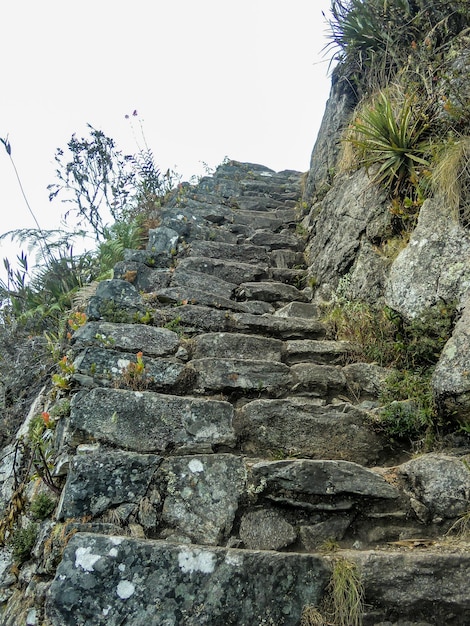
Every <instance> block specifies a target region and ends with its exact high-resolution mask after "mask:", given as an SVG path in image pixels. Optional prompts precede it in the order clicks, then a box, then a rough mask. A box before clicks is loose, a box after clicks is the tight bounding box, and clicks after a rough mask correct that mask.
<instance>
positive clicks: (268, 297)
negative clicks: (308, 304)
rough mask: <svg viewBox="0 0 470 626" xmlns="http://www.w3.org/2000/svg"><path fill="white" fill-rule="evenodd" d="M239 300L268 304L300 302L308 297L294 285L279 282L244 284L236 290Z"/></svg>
mask: <svg viewBox="0 0 470 626" xmlns="http://www.w3.org/2000/svg"><path fill="white" fill-rule="evenodd" d="M235 293H236V295H237V298H239V299H241V300H243V299H245V298H246V299H247V300H264V301H266V302H278V301H281V302H282V301H286V300H287V301H290V300H299V301H305V300H306V296H305V294H303V293H302V292H301V291H299V290H298V289H297V288H296V287H294V286H293V285H286V284H285V283H277V282H242V283H241V285H240V286H239V287H238V288H237V289H236V290H235Z"/></svg>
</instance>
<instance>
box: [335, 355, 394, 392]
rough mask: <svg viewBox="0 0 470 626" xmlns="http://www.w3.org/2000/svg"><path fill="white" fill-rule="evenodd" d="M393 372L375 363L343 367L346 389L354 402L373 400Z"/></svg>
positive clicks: (353, 364) (352, 364)
mask: <svg viewBox="0 0 470 626" xmlns="http://www.w3.org/2000/svg"><path fill="white" fill-rule="evenodd" d="M392 371H393V370H391V369H388V368H386V367H381V366H380V365H376V364H375V363H350V364H349V365H345V366H344V367H343V374H344V375H345V376H346V380H347V383H348V389H349V391H350V393H351V394H352V395H353V397H355V399H356V400H358V401H359V400H361V401H362V400H375V399H377V398H378V397H379V396H380V393H381V392H382V390H383V389H384V388H385V384H386V380H387V378H388V377H389V376H390V374H391V373H392Z"/></svg>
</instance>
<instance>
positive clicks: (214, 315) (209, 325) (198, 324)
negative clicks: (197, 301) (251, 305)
mask: <svg viewBox="0 0 470 626" xmlns="http://www.w3.org/2000/svg"><path fill="white" fill-rule="evenodd" d="M231 316H232V313H229V312H228V311H222V310H218V309H216V308H211V307H206V306H198V305H193V304H183V305H182V306H179V307H176V308H170V309H157V310H155V311H154V321H155V324H159V325H161V326H164V325H165V324H168V323H170V322H172V321H174V320H177V322H178V325H179V326H181V327H182V329H183V330H184V332H185V333H189V334H193V333H195V332H198V331H205V332H222V331H226V330H228V329H229V325H228V320H229V318H230V317H231ZM253 317H255V316H254V315H253Z"/></svg>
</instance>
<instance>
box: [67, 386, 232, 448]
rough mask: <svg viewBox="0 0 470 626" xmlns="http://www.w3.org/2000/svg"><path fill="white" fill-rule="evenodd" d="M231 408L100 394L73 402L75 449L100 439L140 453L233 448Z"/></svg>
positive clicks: (147, 396)
mask: <svg viewBox="0 0 470 626" xmlns="http://www.w3.org/2000/svg"><path fill="white" fill-rule="evenodd" d="M232 415H233V408H232V405H231V404H229V403H228V402H223V401H218V400H205V399H199V398H190V397H179V396H171V395H164V394H157V393H151V392H149V391H142V392H139V391H127V390H125V389H105V388H97V389H92V390H91V391H89V392H79V393H78V394H76V395H75V396H74V397H73V400H72V408H71V415H70V429H71V434H70V437H71V443H72V444H77V443H81V442H84V441H85V440H87V439H89V438H90V437H91V438H94V439H96V440H98V441H105V442H109V443H112V444H114V445H118V446H120V447H122V448H124V449H129V450H135V451H136V452H163V451H165V450H167V449H177V450H184V449H191V450H192V449H198V448H199V449H200V450H202V449H204V448H206V449H207V447H210V446H212V445H215V444H225V445H233V443H234V440H235V437H234V431H233V427H232Z"/></svg>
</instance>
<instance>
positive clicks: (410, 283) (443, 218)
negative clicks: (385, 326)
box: [385, 197, 470, 318]
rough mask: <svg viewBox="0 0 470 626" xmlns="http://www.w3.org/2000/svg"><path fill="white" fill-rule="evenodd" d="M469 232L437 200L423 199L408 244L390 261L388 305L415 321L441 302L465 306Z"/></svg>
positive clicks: (469, 269)
mask: <svg viewBox="0 0 470 626" xmlns="http://www.w3.org/2000/svg"><path fill="white" fill-rule="evenodd" d="M469 257H470V233H469V232H468V230H466V229H465V228H463V227H462V226H460V225H459V224H458V222H457V221H456V220H455V218H454V217H453V216H452V215H451V214H450V212H449V211H448V210H446V207H445V206H444V205H443V201H442V199H439V198H438V197H436V198H432V199H430V200H426V202H425V203H424V204H423V206H422V207H421V210H420V213H419V218H418V224H417V226H416V228H415V229H414V231H413V232H412V234H411V238H410V241H409V244H408V245H407V246H406V248H404V249H403V250H402V251H401V252H400V254H399V255H398V257H397V258H396V259H395V261H394V262H393V264H392V266H391V268H390V274H389V277H388V280H387V285H386V291H385V298H386V301H387V304H388V305H389V306H390V307H391V308H393V309H395V310H396V311H399V312H400V313H401V314H402V315H404V316H405V317H407V318H414V317H416V316H418V315H419V314H420V313H422V312H423V311H424V309H426V308H427V307H430V306H432V305H434V304H436V303H437V302H439V301H440V300H443V301H444V302H449V303H450V302H456V303H460V304H461V305H462V304H463V303H464V301H465V299H466V296H467V294H468V291H469V288H470V263H469V262H468V259H469Z"/></svg>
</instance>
